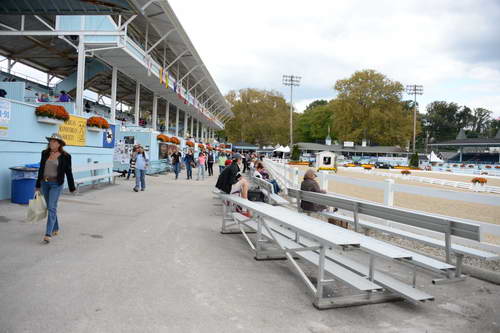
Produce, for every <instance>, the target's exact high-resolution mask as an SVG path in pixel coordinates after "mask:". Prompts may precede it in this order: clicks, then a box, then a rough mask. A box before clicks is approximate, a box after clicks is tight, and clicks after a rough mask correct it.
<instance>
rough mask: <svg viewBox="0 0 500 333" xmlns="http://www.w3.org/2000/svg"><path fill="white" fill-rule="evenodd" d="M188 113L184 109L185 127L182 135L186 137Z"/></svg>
mask: <svg viewBox="0 0 500 333" xmlns="http://www.w3.org/2000/svg"><path fill="white" fill-rule="evenodd" d="M188 117H189V116H188V113H187V112H186V111H184V128H183V133H182V136H183V137H184V138H186V135H187V127H188Z"/></svg>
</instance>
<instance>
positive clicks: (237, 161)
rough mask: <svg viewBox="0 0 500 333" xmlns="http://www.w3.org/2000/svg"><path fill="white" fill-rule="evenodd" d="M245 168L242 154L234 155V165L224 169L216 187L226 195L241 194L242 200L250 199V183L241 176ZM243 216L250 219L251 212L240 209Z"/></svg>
mask: <svg viewBox="0 0 500 333" xmlns="http://www.w3.org/2000/svg"><path fill="white" fill-rule="evenodd" d="M242 168H243V163H242V158H241V155H240V154H234V155H233V161H232V163H231V164H230V165H229V166H227V167H226V168H224V170H223V171H222V173H221V174H220V175H219V178H218V179H217V183H216V184H215V187H216V188H218V189H219V190H221V191H222V192H224V193H226V194H239V195H240V196H241V197H242V198H244V199H248V188H249V184H248V181H247V180H246V179H245V177H243V176H242V175H241V173H240V172H241V169H242ZM240 212H241V214H243V215H245V216H247V217H250V216H251V213H250V212H249V211H243V209H240Z"/></svg>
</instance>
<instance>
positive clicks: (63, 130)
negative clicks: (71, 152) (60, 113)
mask: <svg viewBox="0 0 500 333" xmlns="http://www.w3.org/2000/svg"><path fill="white" fill-rule="evenodd" d="M86 133H87V119H86V118H82V117H77V116H69V120H68V121H66V122H65V123H64V124H62V125H59V134H60V135H61V136H62V137H63V139H64V141H66V144H67V145H68V146H85V145H86V143H87V140H86Z"/></svg>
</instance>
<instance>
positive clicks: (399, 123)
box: [219, 70, 500, 148]
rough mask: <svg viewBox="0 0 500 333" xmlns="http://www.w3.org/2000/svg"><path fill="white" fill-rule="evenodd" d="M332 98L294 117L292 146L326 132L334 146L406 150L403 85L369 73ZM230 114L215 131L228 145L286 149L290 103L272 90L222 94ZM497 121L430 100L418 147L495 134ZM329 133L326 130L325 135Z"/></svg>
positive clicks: (409, 109) (408, 130)
mask: <svg viewBox="0 0 500 333" xmlns="http://www.w3.org/2000/svg"><path fill="white" fill-rule="evenodd" d="M334 89H335V91H336V93H337V96H336V97H335V98H334V99H332V100H330V101H327V100H316V101H314V102H312V103H311V104H309V105H308V106H307V108H306V110H305V111H304V112H303V113H297V112H294V113H293V124H294V128H293V132H294V142H319V143H323V142H324V139H325V137H326V136H327V135H328V134H329V135H330V136H331V137H332V140H337V141H339V142H343V141H354V142H356V143H361V140H363V139H367V140H368V142H369V143H370V144H371V145H398V146H400V147H402V148H404V147H406V146H408V144H409V143H410V142H411V140H412V136H413V106H414V105H413V101H409V100H405V99H403V96H404V86H403V85H402V84H401V83H400V82H397V81H393V80H391V79H389V78H388V77H387V76H385V75H384V74H382V73H379V72H377V71H374V70H362V71H358V72H355V73H354V74H353V75H351V77H349V78H345V79H342V80H338V81H337V82H336V83H335V85H334ZM226 98H227V100H228V101H229V103H231V105H232V111H233V113H234V115H235V117H234V118H233V119H231V120H230V121H229V122H228V123H227V124H226V128H225V130H224V131H221V132H220V133H219V135H220V137H223V138H225V139H227V140H228V141H231V142H247V143H251V144H256V145H275V144H282V145H286V144H288V142H289V128H290V127H289V126H290V125H289V124H290V123H289V121H290V105H289V104H288V103H287V101H286V99H285V97H284V96H283V95H282V94H280V93H279V92H277V91H267V90H259V89H252V88H248V89H242V90H239V91H230V92H229V93H228V94H227V95H226ZM499 127H500V121H499V120H495V119H492V112H491V111H489V110H486V109H484V108H475V109H471V108H469V107H467V106H459V105H458V104H456V103H448V102H444V101H435V102H433V103H431V104H429V105H428V106H427V108H426V113H425V114H424V113H420V114H418V116H417V147H419V148H422V147H423V146H424V144H425V142H426V141H437V142H438V141H444V140H449V139H454V138H455V137H456V135H457V133H458V132H459V131H460V129H462V128H463V129H465V130H466V133H467V135H468V137H481V136H494V135H495V133H496V131H497V130H498V129H499ZM329 130H330V132H328V131H329Z"/></svg>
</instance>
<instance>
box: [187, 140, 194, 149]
mask: <svg viewBox="0 0 500 333" xmlns="http://www.w3.org/2000/svg"><path fill="white" fill-rule="evenodd" d="M186 145H187V146H188V147H191V148H194V142H192V141H188V142H186Z"/></svg>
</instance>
